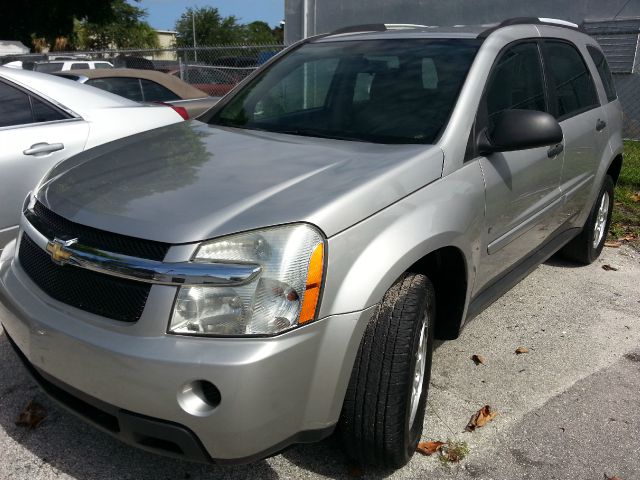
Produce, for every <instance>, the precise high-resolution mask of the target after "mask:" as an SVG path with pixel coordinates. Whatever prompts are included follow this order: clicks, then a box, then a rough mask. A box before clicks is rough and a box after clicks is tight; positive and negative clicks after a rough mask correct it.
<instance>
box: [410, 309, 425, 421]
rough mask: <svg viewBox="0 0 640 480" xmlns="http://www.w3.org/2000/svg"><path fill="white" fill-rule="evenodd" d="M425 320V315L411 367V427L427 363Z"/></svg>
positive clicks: (416, 411)
mask: <svg viewBox="0 0 640 480" xmlns="http://www.w3.org/2000/svg"><path fill="white" fill-rule="evenodd" d="M426 331H427V322H426V315H425V318H424V320H423V321H422V328H421V329H420V342H419V343H418V351H417V352H416V362H415V367H414V369H413V379H412V384H411V404H410V406H409V408H410V409H411V415H410V416H409V426H410V427H413V422H414V421H415V419H416V414H417V413H418V404H419V403H420V397H421V396H422V387H423V384H424V372H425V369H426V364H427V338H426Z"/></svg>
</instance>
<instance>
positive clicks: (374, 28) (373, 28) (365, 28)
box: [329, 23, 427, 35]
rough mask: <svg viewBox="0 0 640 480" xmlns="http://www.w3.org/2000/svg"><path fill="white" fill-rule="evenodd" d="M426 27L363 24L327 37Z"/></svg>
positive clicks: (400, 24) (345, 28)
mask: <svg viewBox="0 0 640 480" xmlns="http://www.w3.org/2000/svg"><path fill="white" fill-rule="evenodd" d="M426 27H427V25H417V24H413V23H365V24H363V25H351V26H349V27H343V28H338V29H337V30H334V31H333V32H331V33H329V35H339V34H341V33H357V32H386V31H387V30H403V29H405V28H406V29H410V28H426Z"/></svg>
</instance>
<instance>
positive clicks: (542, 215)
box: [475, 40, 562, 292]
mask: <svg viewBox="0 0 640 480" xmlns="http://www.w3.org/2000/svg"><path fill="white" fill-rule="evenodd" d="M509 109H521V110H537V111H544V112H548V111H549V102H548V95H547V89H546V85H545V81H544V75H543V67H542V59H541V51H540V45H539V42H538V41H536V40H525V41H520V42H517V43H514V44H511V45H510V46H507V47H506V48H505V49H504V50H503V51H502V53H501V54H500V55H499V56H498V59H497V61H496V63H495V64H494V66H493V68H492V73H491V75H490V77H489V80H488V82H487V86H486V88H485V93H484V95H483V99H482V101H481V104H480V107H479V110H478V115H477V119H476V127H475V128H476V131H477V132H480V131H482V130H485V129H488V130H489V131H490V129H491V128H492V126H493V121H494V119H495V118H496V116H497V115H498V114H500V113H501V112H503V111H505V110H509ZM558 150H559V149H558V148H556V149H553V148H552V149H550V148H549V147H541V148H531V149H526V150H519V151H513V152H496V153H492V154H491V155H488V156H486V157H480V158H479V161H480V166H481V167H482V171H483V174H484V178H485V184H486V232H485V233H486V235H485V237H484V242H483V245H482V252H481V255H482V260H481V262H480V266H479V271H478V276H477V282H476V288H475V290H476V292H478V291H479V290H481V289H482V287H483V286H485V285H487V284H488V283H489V282H491V281H492V280H493V279H495V278H497V277H498V276H499V275H500V274H501V273H503V272H505V271H507V270H509V269H510V268H511V267H512V266H513V265H515V264H516V263H517V262H518V261H519V260H521V259H523V258H524V257H526V256H527V255H528V254H530V253H531V252H532V251H533V250H535V249H536V248H537V247H538V246H539V245H540V244H542V243H543V242H544V241H545V240H546V239H547V237H548V236H549V235H550V234H551V233H553V231H554V230H556V228H557V227H558V226H559V225H560V224H561V222H562V219H561V212H562V194H561V191H560V175H561V172H562V153H561V152H560V153H554V151H555V152H558Z"/></svg>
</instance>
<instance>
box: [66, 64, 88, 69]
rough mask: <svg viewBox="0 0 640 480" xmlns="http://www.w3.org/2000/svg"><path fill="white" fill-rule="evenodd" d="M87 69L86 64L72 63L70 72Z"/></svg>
mask: <svg viewBox="0 0 640 480" xmlns="http://www.w3.org/2000/svg"><path fill="white" fill-rule="evenodd" d="M88 68H89V64H88V63H72V64H71V68H70V70H87V69H88Z"/></svg>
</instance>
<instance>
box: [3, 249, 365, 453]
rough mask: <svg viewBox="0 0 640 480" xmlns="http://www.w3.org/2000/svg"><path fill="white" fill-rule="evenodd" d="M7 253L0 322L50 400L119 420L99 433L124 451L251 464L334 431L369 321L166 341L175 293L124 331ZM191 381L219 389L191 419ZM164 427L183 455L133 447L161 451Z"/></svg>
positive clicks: (354, 318) (352, 318)
mask: <svg viewBox="0 0 640 480" xmlns="http://www.w3.org/2000/svg"><path fill="white" fill-rule="evenodd" d="M14 250H15V243H11V244H9V245H8V246H7V248H6V249H5V251H4V252H3V255H2V257H1V258H0V321H1V322H2V325H3V326H4V328H5V329H6V331H7V334H8V335H9V337H10V338H11V340H12V341H13V342H14V344H15V347H16V348H17V349H18V351H19V352H21V355H22V357H23V358H22V359H23V361H24V362H26V364H27V366H28V367H29V368H30V369H31V370H32V373H34V374H35V375H36V378H37V379H38V380H39V381H40V383H41V384H42V385H43V386H44V387H45V390H47V391H48V390H49V389H48V388H46V387H47V385H48V384H51V385H53V386H54V387H55V388H58V389H61V390H62V391H63V392H66V394H68V395H70V396H71V397H72V398H77V399H79V400H80V401H81V402H84V403H86V404H89V405H90V406H92V407H95V408H98V409H99V410H101V411H104V412H106V413H107V414H109V415H112V416H115V417H116V419H117V420H118V421H119V422H120V424H121V425H120V427H119V431H113V429H112V430H111V431H109V429H108V428H106V430H107V431H109V433H111V434H114V435H116V436H118V437H119V438H121V439H123V440H124V441H127V442H128V443H132V444H135V445H137V446H139V447H142V448H146V449H147V450H153V451H157V452H159V453H166V454H170V455H174V456H176V455H177V456H183V457H186V458H191V459H195V460H203V459H204V460H210V459H214V460H215V461H221V462H246V461H252V460H255V459H257V458H260V457H264V456H268V455H270V454H272V453H275V452H276V451H277V450H279V449H282V448H284V447H286V446H287V445H289V444H291V443H296V442H304V441H313V440H318V439H320V438H322V436H326V435H327V434H328V433H330V432H331V430H332V427H333V426H334V425H335V423H336V422H337V420H338V418H339V415H340V410H341V408H342V401H343V399H344V394H345V391H346V387H347V384H348V381H349V376H350V374H351V369H352V366H353V363H354V359H355V355H356V352H357V350H358V346H359V342H360V339H361V338H362V332H363V331H364V328H365V326H366V324H367V322H368V320H369V318H370V316H371V314H372V313H373V309H367V310H365V311H362V312H356V313H349V314H344V315H335V316H330V317H327V318H325V319H323V320H320V321H317V322H314V323H312V324H310V325H308V326H305V327H302V328H299V329H296V330H293V331H291V332H288V333H286V334H283V335H280V336H277V337H273V338H263V339H256V338H247V339H238V338H227V339H223V338H195V337H184V336H177V335H168V334H166V333H165V330H166V325H167V324H168V320H169V319H168V315H169V311H170V305H171V302H172V301H173V298H174V296H175V289H174V288H173V287H165V286H154V287H153V288H152V290H151V292H150V295H149V299H148V306H147V308H145V312H144V313H143V315H142V317H141V318H140V320H139V321H138V322H137V324H126V325H123V324H121V323H119V322H116V321H111V320H107V319H104V318H102V317H98V316H96V315H93V314H90V313H87V312H85V311H81V310H78V309H75V308H73V307H70V306H68V305H65V304H63V303H60V302H57V301H55V300H53V299H51V298H49V297H47V296H46V295H45V294H44V293H42V292H41V291H40V290H39V289H38V288H37V287H36V286H35V285H34V284H33V283H32V282H31V280H30V279H29V278H28V277H27V275H26V274H25V273H24V272H23V271H22V269H21V268H20V265H19V262H18V261H17V260H12V257H14ZM152 325H154V326H155V327H154V328H147V327H150V326H152ZM38 377H40V378H38ZM42 379H44V380H45V382H43V381H42ZM194 381H207V382H211V383H212V384H213V385H215V386H216V387H217V389H218V390H219V392H220V395H221V401H220V403H219V405H217V407H215V408H212V409H211V410H210V411H206V412H202V411H199V412H193V413H188V412H187V411H186V410H184V409H183V408H182V407H181V406H180V403H179V402H178V397H179V395H180V394H181V392H184V390H185V389H184V387H185V385H189V384H190V383H191V382H194ZM49 393H50V394H51V392H50V391H49ZM52 396H54V398H56V395H52ZM57 399H58V400H59V401H62V402H63V403H66V404H67V406H68V407H70V408H71V409H72V410H74V411H76V413H80V414H83V412H79V411H78V409H77V408H73V406H72V405H71V406H70V405H69V404H68V402H65V401H64V399H63V400H61V399H60V398H57ZM183 404H184V402H183ZM83 416H85V418H86V417H87V415H83ZM132 416H133V417H135V418H137V419H138V420H139V419H140V418H143V419H146V420H148V422H147V423H145V422H143V421H137V422H135V421H134V422H133V423H134V424H135V425H136V427H135V428H137V429H138V431H133V430H135V429H133V430H132V428H133V427H130V425H131V423H132V420H131V418H132ZM90 420H92V421H93V423H94V424H97V425H98V426H99V427H101V428H103V429H105V428H104V427H105V426H104V425H100V423H99V422H96V421H95V420H93V419H91V418H90ZM153 425H155V426H153ZM158 425H160V427H158ZM162 425H164V426H167V425H170V426H171V425H172V426H176V427H178V430H180V432H182V433H176V438H180V439H182V440H179V442H178V444H179V445H180V444H184V445H186V446H185V447H181V448H180V449H181V450H187V452H183V454H182V455H180V454H177V453H176V452H173V451H166V449H165V451H163V449H161V448H155V447H156V446H157V445H159V444H161V443H162V442H157V441H152V442H149V441H148V440H145V441H144V442H141V441H139V439H140V438H142V439H145V438H146V437H149V436H150V435H147V434H148V433H149V432H150V431H153V432H156V433H157V432H158V431H161V434H158V435H156V437H157V438H159V439H160V440H166V438H165V437H166V436H167V435H170V433H165V432H170V431H171V429H170V428H169V429H163V428H161V427H162ZM190 435H191V436H192V437H193V438H192V440H193V442H191V441H190V440H188V439H187V437H189V436H190ZM180 442H182V443H180ZM174 443H175V442H174ZM189 445H192V446H193V445H196V446H197V445H200V446H201V447H202V448H201V449H200V450H201V451H202V450H203V451H204V452H203V453H202V455H200V454H198V453H193V452H195V450H197V449H195V450H194V448H192V447H191V446H189ZM180 449H179V450H180ZM189 452H192V453H189Z"/></svg>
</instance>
